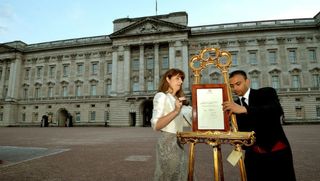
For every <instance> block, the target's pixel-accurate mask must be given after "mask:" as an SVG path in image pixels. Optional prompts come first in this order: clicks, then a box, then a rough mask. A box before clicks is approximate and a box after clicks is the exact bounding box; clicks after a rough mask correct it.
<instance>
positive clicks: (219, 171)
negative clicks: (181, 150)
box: [177, 48, 255, 181]
mask: <svg viewBox="0 0 320 181" xmlns="http://www.w3.org/2000/svg"><path fill="white" fill-rule="evenodd" d="M221 58H222V59H221ZM211 64H214V65H215V66H216V67H217V68H218V69H219V70H220V71H221V72H222V75H223V78H224V84H226V86H227V91H226V92H227V100H228V101H233V98H232V92H231V88H230V85H229V75H228V71H229V67H230V65H231V54H230V53H229V52H227V51H221V50H219V49H218V48H205V49H203V50H202V51H201V52H200V53H199V55H195V56H193V57H192V58H191V60H190V62H189V66H190V68H191V69H192V71H193V75H194V82H193V84H194V85H196V84H200V80H201V75H200V73H201V71H202V70H204V69H205V68H207V66H208V65H211ZM193 99H194V97H193ZM194 117H195V114H193V121H194ZM230 119H231V129H232V130H229V131H220V130H206V131H201V130H200V131H199V130H198V129H195V128H194V125H196V124H197V123H196V124H193V130H192V131H188V132H178V133H177V137H178V139H179V141H180V142H181V143H182V144H186V143H189V144H190V147H189V168H188V180H189V181H192V180H193V173H194V156H195V154H194V150H195V145H196V144H197V143H205V144H208V145H210V146H212V148H213V169H214V180H215V181H219V180H221V181H223V180H224V176H223V167H222V159H221V158H222V156H221V144H231V145H233V146H234V148H235V150H237V151H240V152H242V148H241V146H242V145H245V146H251V145H252V144H253V143H254V142H255V137H254V132H239V131H238V125H237V121H236V117H235V115H234V114H231V115H230ZM193 123H194V122H193ZM238 165H239V168H240V175H241V180H242V181H246V180H247V177H246V171H245V166H244V160H243V157H241V158H240V160H239V161H238Z"/></svg>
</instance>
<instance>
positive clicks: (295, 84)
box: [292, 75, 300, 88]
mask: <svg viewBox="0 0 320 181" xmlns="http://www.w3.org/2000/svg"><path fill="white" fill-rule="evenodd" d="M292 88H300V78H299V76H298V75H293V76H292Z"/></svg>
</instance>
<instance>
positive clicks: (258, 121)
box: [235, 87, 295, 181]
mask: <svg viewBox="0 0 320 181" xmlns="http://www.w3.org/2000/svg"><path fill="white" fill-rule="evenodd" d="M235 102H236V103H238V104H240V101H239V100H237V101H235ZM246 108H247V114H237V122H238V127H239V131H254V132H255V133H256V143H255V144H254V146H251V147H248V148H245V150H246V155H245V165H246V170H247V177H248V181H261V180H272V181H274V180H283V181H291V180H295V174H294V168H293V160H292V153H291V148H290V144H289V142H288V139H287V137H286V135H285V133H284V131H283V128H282V125H281V122H280V119H281V117H282V116H283V109H282V107H281V104H280V102H279V99H278V96H277V93H276V91H275V90H274V89H273V88H270V87H267V88H261V89H258V90H255V89H251V90H250V94H249V106H248V107H246Z"/></svg>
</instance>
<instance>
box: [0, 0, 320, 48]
mask: <svg viewBox="0 0 320 181" xmlns="http://www.w3.org/2000/svg"><path fill="white" fill-rule="evenodd" d="M156 2H157V3H156ZM180 11H185V12H186V13H188V26H201V25H213V24H224V23H237V22H247V21H262V20H276V19H295V18H313V17H314V16H315V15H316V14H318V13H319V12H320V1H319V0H304V1H298V0H268V1H266V0H112V1H108V0H0V43H6V42H11V41H16V40H19V41H23V42H25V43H27V44H34V43H42V42H49V41H57V40H66V39H73V38H84V37H93V36H101V35H110V34H111V33H113V21H114V20H115V19H119V18H126V17H129V18H137V17H145V16H154V15H162V14H169V13H172V12H180Z"/></svg>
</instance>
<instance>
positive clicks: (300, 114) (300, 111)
mask: <svg viewBox="0 0 320 181" xmlns="http://www.w3.org/2000/svg"><path fill="white" fill-rule="evenodd" d="M295 113H296V117H297V118H304V117H305V109H304V107H303V106H296V107H295ZM96 114H97V113H96V111H89V121H90V122H95V121H96V120H97V115H96ZM316 117H317V118H320V105H317V106H316ZM32 119H33V122H37V121H38V113H33V118H32ZM0 121H3V113H2V112H0ZM22 121H23V122H25V121H26V113H22ZM74 121H75V122H78V123H80V122H81V112H76V113H75V120H74ZM104 121H105V122H109V121H110V113H109V112H108V111H105V113H104Z"/></svg>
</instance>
